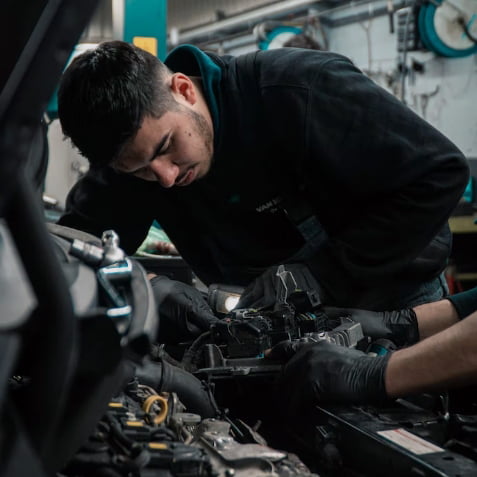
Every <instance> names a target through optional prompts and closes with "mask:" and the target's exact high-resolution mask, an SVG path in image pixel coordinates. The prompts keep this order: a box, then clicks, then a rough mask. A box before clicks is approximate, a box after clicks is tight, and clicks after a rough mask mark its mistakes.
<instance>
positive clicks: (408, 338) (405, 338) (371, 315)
mask: <svg viewBox="0 0 477 477" xmlns="http://www.w3.org/2000/svg"><path fill="white" fill-rule="evenodd" d="M323 311H324V312H325V314H326V315H327V316H328V319H329V320H331V321H334V320H336V323H333V324H334V325H335V326H337V325H338V324H339V321H338V320H339V318H341V317H349V318H351V319H352V320H353V321H356V322H358V323H361V327H362V328H363V334H364V335H365V336H370V337H371V338H373V339H379V338H386V339H388V340H391V341H392V342H393V343H394V344H396V345H397V346H407V345H411V344H414V343H417V342H418V341H419V327H418V323H417V318H416V313H415V312H414V310H413V309H411V308H409V309H404V310H399V311H367V310H358V309H355V308H334V307H331V306H325V307H324V308H323ZM333 324H332V323H330V327H331V328H334V326H333Z"/></svg>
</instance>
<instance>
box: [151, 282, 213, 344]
mask: <svg viewBox="0 0 477 477" xmlns="http://www.w3.org/2000/svg"><path fill="white" fill-rule="evenodd" d="M151 286H152V289H153V291H154V297H155V299H156V303H157V305H158V313H159V319H160V326H159V337H158V341H159V342H160V343H166V344H177V343H180V342H183V341H189V340H191V339H193V338H196V337H197V336H199V335H200V334H202V333H204V332H205V331H208V330H209V328H210V326H211V325H212V324H213V323H215V322H216V321H217V320H218V318H216V317H215V316H214V314H213V312H212V310H211V309H210V307H209V305H208V304H207V301H206V300H205V298H204V297H203V296H202V294H201V293H200V291H199V290H197V289H196V288H194V287H192V286H190V285H187V284H185V283H182V282H178V281H175V280H171V279H169V278H167V277H164V276H157V277H154V278H153V279H152V280H151Z"/></svg>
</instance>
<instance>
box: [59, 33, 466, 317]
mask: <svg viewBox="0 0 477 477" xmlns="http://www.w3.org/2000/svg"><path fill="white" fill-rule="evenodd" d="M59 116H60V121H61V124H62V127H63V130H64V133H65V134H66V135H67V136H69V137H70V138H71V140H72V142H73V144H74V145H75V146H76V147H77V148H78V149H79V151H80V152H81V153H82V154H83V155H85V156H86V157H87V158H88V159H89V161H90V163H91V170H90V172H89V173H88V174H87V176H86V177H85V178H83V179H82V180H81V181H79V183H78V184H77V185H76V186H75V187H74V189H73V190H72V191H71V193H70V195H69V198H68V204H67V211H66V214H65V215H64V217H63V218H62V219H61V223H62V224H64V225H68V226H71V227H75V228H79V229H83V230H86V231H88V232H91V233H93V234H100V232H101V231H102V230H104V229H107V228H113V229H115V230H116V231H117V232H118V233H119V235H120V237H121V243H122V246H123V247H124V248H125V249H126V251H128V252H129V253H132V252H134V251H135V250H136V248H137V247H138V246H139V244H140V243H141V242H142V240H143V239H144V238H145V235H146V233H147V230H148V228H149V226H150V224H151V222H152V221H153V219H156V220H157V221H158V222H159V223H160V224H161V226H162V227H163V228H164V229H165V231H166V232H167V234H168V235H169V237H170V238H171V240H172V242H173V243H174V244H175V245H176V247H177V249H178V250H179V252H180V253H181V255H182V256H183V258H184V259H185V260H186V261H187V262H188V264H189V265H190V266H191V267H192V269H193V270H194V271H195V272H196V274H197V275H198V276H199V278H200V279H201V280H202V281H203V282H205V283H206V284H210V283H214V282H218V283H226V284H233V285H242V286H246V285H247V284H249V283H250V282H252V285H251V288H250V290H251V291H252V292H253V293H252V295H254V296H255V297H256V295H257V290H260V292H263V293H267V290H270V289H273V287H270V286H268V285H269V282H273V281H274V280H276V277H275V276H274V272H273V269H272V272H270V271H269V272H268V273H265V275H264V274H263V272H265V271H266V270H267V269H269V267H272V266H274V265H277V264H281V263H288V264H291V263H299V264H303V267H302V272H303V273H302V272H300V269H299V268H295V274H297V275H299V276H298V280H297V281H300V279H301V278H302V276H301V275H306V274H311V275H312V277H313V279H315V280H317V282H318V284H319V289H320V295H321V299H322V301H323V302H325V303H327V304H329V305H339V306H353V307H359V308H365V309H372V310H384V309H400V308H403V307H406V306H414V305H417V304H419V303H424V302H428V301H433V300H438V299H440V298H441V297H442V296H443V294H444V289H443V283H444V282H443V280H442V279H441V277H440V274H441V272H442V270H443V268H444V266H445V264H446V260H447V258H448V255H449V251H450V232H449V229H448V226H447V218H448V216H449V214H450V213H451V211H452V210H453V208H454V207H455V205H456V203H457V202H458V200H459V198H460V196H461V194H462V192H463V189H464V187H465V185H466V183H467V180H468V166H467V163H466V160H465V158H464V157H463V155H462V153H461V152H460V151H459V150H458V149H457V148H456V147H455V146H454V145H453V144H452V143H451V142H450V141H449V140H448V139H446V138H445V137H444V136H443V135H442V134H440V133H439V132H438V131H437V130H435V129H434V128H433V127H432V126H430V125H429V124H428V123H426V122H425V121H424V120H422V119H421V118H419V117H418V116H416V115H415V114H414V113H413V112H412V111H411V110H409V109H408V108H407V107H406V106H404V105H402V104H401V103H400V102H399V101H398V100H396V99H395V98H394V97H393V96H391V95H390V94H388V93H387V92H385V91H384V90H383V89H381V88H380V87H378V86H377V85H376V84H375V83H373V82H372V81H371V80H370V79H368V78H367V77H366V76H364V75H363V74H362V73H361V72H360V71H359V70H358V69H357V68H356V67H355V66H354V65H353V64H352V63H351V62H350V61H349V60H348V59H346V58H345V57H343V56H340V55H336V54H332V53H329V52H321V51H314V50H304V49H295V48H284V49H277V50H271V51H258V52H254V53H249V54H247V55H244V56H239V57H236V58H233V57H230V56H226V57H219V56H216V55H214V54H206V53H204V52H202V51H200V50H199V49H197V48H195V47H193V46H187V45H186V46H182V47H178V48H176V49H175V50H174V51H172V52H171V53H170V54H169V56H168V58H167V59H166V61H165V65H164V64H162V63H161V62H160V61H158V60H157V59H156V58H155V57H153V56H151V55H150V54H148V53H146V52H144V51H142V50H140V49H138V48H136V47H134V46H132V45H128V44H126V43H123V42H107V43H103V44H101V45H100V46H99V47H98V48H96V49H95V50H92V51H88V52H86V53H84V54H82V55H80V56H79V57H77V58H76V59H75V60H74V61H73V62H72V64H71V65H70V66H69V68H68V69H67V70H66V72H65V74H64V76H63V79H62V82H61V85H60V89H59ZM257 277H259V278H258V281H257ZM254 280H255V281H254ZM247 295H249V292H247V293H246V296H245V298H244V300H243V302H242V305H245V306H252V305H255V304H256V303H257V302H256V300H255V301H251V300H247ZM273 298H274V297H268V299H269V301H270V299H273Z"/></svg>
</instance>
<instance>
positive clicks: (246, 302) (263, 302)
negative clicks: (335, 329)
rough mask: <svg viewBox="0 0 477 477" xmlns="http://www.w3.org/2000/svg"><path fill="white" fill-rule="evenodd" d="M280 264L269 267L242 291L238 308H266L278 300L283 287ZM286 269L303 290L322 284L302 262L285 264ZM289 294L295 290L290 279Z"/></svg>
mask: <svg viewBox="0 0 477 477" xmlns="http://www.w3.org/2000/svg"><path fill="white" fill-rule="evenodd" d="M278 267H279V265H276V266H273V267H270V268H268V269H267V270H266V271H265V272H264V273H262V275H260V276H258V277H257V278H256V279H255V280H254V281H253V282H252V283H250V285H248V287H247V288H246V289H245V291H244V292H243V293H242V296H241V297H240V301H239V302H238V304H237V306H236V308H256V309H259V308H266V307H269V306H272V305H274V304H275V303H276V302H277V292H278V290H280V289H281V287H282V281H281V279H280V277H279V276H278V275H277V270H278ZM284 268H285V271H287V272H290V273H291V274H292V275H293V278H294V280H295V282H296V288H297V289H298V290H302V291H310V290H316V291H317V292H318V293H319V290H320V286H319V285H318V282H317V281H316V279H315V278H314V277H313V275H312V273H311V272H310V270H309V268H308V267H307V266H306V265H304V264H302V263H288V264H286V265H284ZM287 286H288V288H289V289H288V294H290V293H292V292H294V291H295V290H292V289H290V288H291V283H290V280H287Z"/></svg>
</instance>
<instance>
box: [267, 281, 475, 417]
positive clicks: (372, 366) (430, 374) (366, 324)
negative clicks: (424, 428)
mask: <svg viewBox="0 0 477 477" xmlns="http://www.w3.org/2000/svg"><path fill="white" fill-rule="evenodd" d="M476 310H477V288H473V289H472V290H469V291H466V292H462V293H458V294H456V295H453V296H450V297H448V298H447V299H445V300H441V301H438V302H434V303H428V304H423V305H419V306H417V307H415V308H414V309H405V310H401V311H394V312H378V313H376V312H369V311H364V310H356V309H354V310H350V309H340V308H328V309H327V310H326V311H327V314H328V316H330V317H338V316H350V317H351V318H352V319H353V320H354V321H357V322H359V323H361V324H362V327H363V331H364V333H365V335H369V336H372V337H373V338H376V339H379V338H387V339H391V340H394V341H395V342H396V344H397V345H398V346H405V345H411V346H408V347H404V348H402V349H399V350H398V351H395V352H392V353H388V354H385V355H382V356H377V357H372V356H368V355H366V354H365V353H363V352H361V351H357V350H353V349H349V348H344V347H341V346H337V345H334V344H331V343H328V342H320V343H316V344H305V345H304V344H300V343H297V342H290V341H288V342H282V343H279V344H278V345H276V347H274V348H273V349H272V350H270V351H269V352H268V357H269V358H273V359H278V360H285V361H287V363H286V364H285V366H284V371H283V377H282V381H281V384H280V389H281V390H282V391H283V393H284V395H282V399H283V400H284V401H286V402H287V408H288V409H290V410H293V409H303V406H309V405H310V404H313V403H316V402H332V403H376V402H383V401H384V400H386V399H387V398H397V397H403V396H407V395H410V394H415V393H418V392H423V391H431V390H443V389H446V388H448V387H452V386H459V385H461V386H462V385H469V384H473V383H475V382H476V381H477V351H476V349H475V336H476V334H477V312H476ZM464 318H465V319H464ZM418 341H419V342H418Z"/></svg>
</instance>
